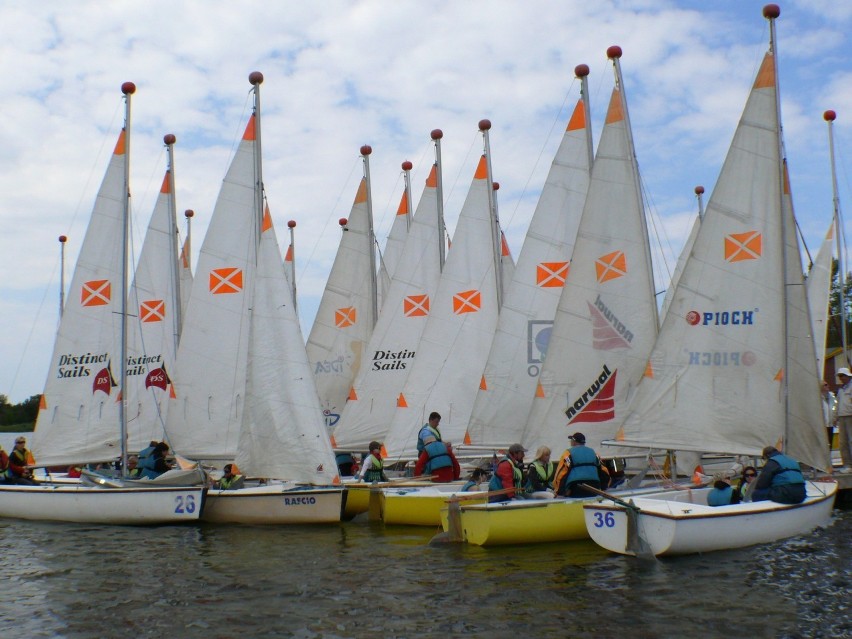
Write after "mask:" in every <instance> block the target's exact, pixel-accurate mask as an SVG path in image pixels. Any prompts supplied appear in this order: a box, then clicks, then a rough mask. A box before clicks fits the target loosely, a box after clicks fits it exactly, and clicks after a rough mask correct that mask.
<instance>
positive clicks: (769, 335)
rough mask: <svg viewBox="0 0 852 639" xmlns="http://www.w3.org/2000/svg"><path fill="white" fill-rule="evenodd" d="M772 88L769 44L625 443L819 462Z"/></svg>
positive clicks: (818, 429)
mask: <svg viewBox="0 0 852 639" xmlns="http://www.w3.org/2000/svg"><path fill="white" fill-rule="evenodd" d="M776 92H777V86H776V69H775V60H774V56H773V54H772V53H771V52H770V53H767V54H766V56H765V58H764V60H763V63H762V65H761V68H760V70H759V72H758V75H757V78H756V80H755V82H754V86H753V88H752V90H751V93H750V96H749V98H748V101H747V103H746V106H745V110H744V111H743V115H742V118H741V119H740V122H739V125H738V127H737V130H736V133H735V134H734V138H733V141H732V143H731V147H730V150H729V151H728V156H727V158H726V160H725V163H724V165H723V167H722V171H721V174H720V175H719V179H718V181H717V182H716V187H715V189H714V190H713V194H712V196H711V198H710V202H709V204H708V206H707V211H706V213H705V215H704V219H703V220H702V222H701V228H700V230H699V231H698V235H697V237H696V238H695V244H694V245H693V249H692V253H691V255H690V257H689V260H688V261H687V263H686V265H685V267H684V269H683V273H682V275H681V278H680V281H679V283H678V286H677V290H676V291H675V293H674V296H673V299H672V303H671V306H670V308H669V312H668V313H667V315H666V318H665V320H664V322H663V325H662V327H661V329H660V335H659V338H658V340H657V342H656V344H655V346H654V350H653V352H652V355H651V359H650V363H649V368H648V374H647V376H646V377H645V379H644V380H643V382H642V384H641V385H640V387H639V389H638V392H637V395H636V398H635V401H634V402H633V404H632V406H631V412H630V414H629V416H628V418H627V420H626V422H625V424H624V429H623V433H621V434H620V435H619V439H621V440H622V441H624V442H625V443H628V444H637V445H642V446H660V447H665V448H672V449H681V450H693V451H699V452H726V453H739V454H747V455H759V454H760V453H761V450H762V449H763V447H764V446H766V445H769V444H774V445H780V444H782V443H783V447H784V450H785V451H786V452H788V453H789V454H790V455H792V456H793V457H795V458H797V459H798V460H800V461H802V462H804V463H806V464H809V465H811V466H815V467H817V468H826V467H827V465H828V458H827V453H828V449H827V446H826V445H825V441H824V438H825V434H824V428H822V409H821V405H820V394H819V384H818V378H817V374H816V357H815V352H814V340H813V336H812V334H811V330H812V326H811V323H810V318H809V314H808V307H807V300H806V298H805V288H804V286H803V281H802V279H803V277H802V269H801V259H800V258H799V252H798V250H799V249H798V244H797V241H796V235H795V222H794V219H793V211H792V205H791V201H790V197H789V181H788V180H787V179H783V182H782V176H784V175H785V167H784V161H783V158H782V156H781V148H782V147H781V142H780V122H779V118H778V113H779V108H778V103H777V93H776ZM785 253H786V254H787V256H788V258H789V259H787V260H786V261H785V259H784V257H785V255H784V254H785ZM785 263H786V267H785ZM785 301H786V302H787V303H786V304H785ZM785 325H786V328H787V332H788V336H785ZM785 355H786V357H785ZM788 388H789V389H790V392H789V394H788V393H787V389H788Z"/></svg>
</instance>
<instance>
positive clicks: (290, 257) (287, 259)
mask: <svg viewBox="0 0 852 639" xmlns="http://www.w3.org/2000/svg"><path fill="white" fill-rule="evenodd" d="M284 261H285V262H292V261H293V245H292V244H291V245H290V246H288V247H287V255H285V256H284Z"/></svg>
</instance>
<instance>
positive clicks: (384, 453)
mask: <svg viewBox="0 0 852 639" xmlns="http://www.w3.org/2000/svg"><path fill="white" fill-rule="evenodd" d="M381 455H382V458H383V459H387V456H388V449H387V448H385V445H384V444H382V450H381Z"/></svg>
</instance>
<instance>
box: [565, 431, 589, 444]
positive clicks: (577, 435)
mask: <svg viewBox="0 0 852 639" xmlns="http://www.w3.org/2000/svg"><path fill="white" fill-rule="evenodd" d="M568 439H573V440H574V441H575V442H577V443H578V444H585V443H586V436H585V435H584V434H583V433H574V434H573V435H571V436H570V437H569V438H568Z"/></svg>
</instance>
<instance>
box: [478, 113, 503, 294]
mask: <svg viewBox="0 0 852 639" xmlns="http://www.w3.org/2000/svg"><path fill="white" fill-rule="evenodd" d="M490 130H491V120H480V121H479V131H480V132H481V133H482V146H483V153H485V166H486V167H487V170H488V175H487V176H486V177H485V187H486V188H487V189H488V211H489V213H490V216H491V235H492V241H491V249H492V252H493V254H494V278H495V280H496V282H497V308H501V307H502V306H503V269H502V268H501V263H500V256H501V255H502V254H503V250H502V249H503V242H502V241H501V238H500V220H499V219H498V218H497V207H496V206H495V203H494V202H495V198H494V181H493V178H492V175H491V142H490V140H489V137H488V131H490Z"/></svg>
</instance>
